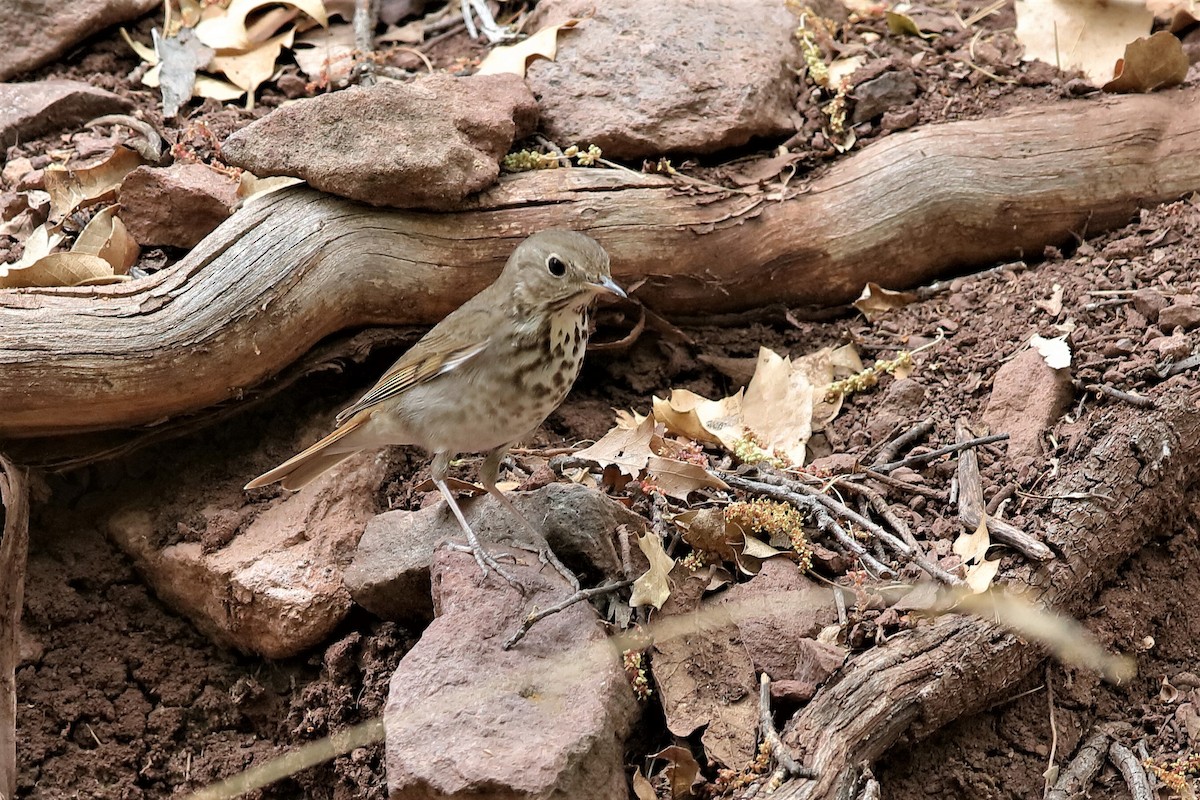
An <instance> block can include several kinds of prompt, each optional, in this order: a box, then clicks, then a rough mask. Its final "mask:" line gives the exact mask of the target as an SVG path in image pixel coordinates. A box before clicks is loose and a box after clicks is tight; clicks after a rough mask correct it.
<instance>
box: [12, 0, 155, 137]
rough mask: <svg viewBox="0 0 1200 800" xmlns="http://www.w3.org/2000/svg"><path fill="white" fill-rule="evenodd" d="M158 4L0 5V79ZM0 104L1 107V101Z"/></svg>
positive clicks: (105, 0) (83, 0) (134, 0)
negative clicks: (0, 25)
mask: <svg viewBox="0 0 1200 800" xmlns="http://www.w3.org/2000/svg"><path fill="white" fill-rule="evenodd" d="M160 5H162V4H161V3H159V2H158V0H76V2H71V3H53V2H35V3H29V2H19V1H18V2H6V3H3V4H0V19H2V20H4V48H3V49H0V81H5V80H8V79H9V78H11V77H13V76H16V75H20V74H21V73H22V72H26V71H28V70H31V69H35V68H37V67H40V66H42V65H43V64H49V63H50V62H51V61H53V60H54V59H56V58H58V57H59V56H61V55H63V54H64V53H66V52H67V51H68V50H70V49H71V48H72V47H74V46H75V45H77V44H79V43H80V42H82V41H83V40H84V39H87V38H88V37H89V36H95V35H96V34H97V33H99V32H100V31H102V30H104V29H105V28H107V27H108V26H110V25H119V24H120V23H122V22H129V21H130V20H135V19H137V18H138V17H140V16H142V15H143V14H146V13H149V12H150V11H152V10H154V9H155V8H158V7H159V6H160ZM0 107H3V103H2V102H0ZM101 113H104V112H101ZM6 146H7V145H6Z"/></svg>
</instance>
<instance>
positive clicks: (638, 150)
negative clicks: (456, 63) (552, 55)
mask: <svg viewBox="0 0 1200 800" xmlns="http://www.w3.org/2000/svg"><path fill="white" fill-rule="evenodd" d="M571 17H578V18H585V21H584V22H582V23H580V25H579V26H578V27H577V28H575V29H573V30H569V31H565V32H563V33H561V34H560V35H559V44H558V54H557V57H556V59H555V60H554V61H547V60H539V61H535V62H533V63H532V64H530V65H529V69H528V72H527V77H526V80H527V81H528V83H529V86H530V88H531V89H533V92H534V94H535V95H537V98H538V103H539V105H540V106H541V109H542V125H543V128H544V129H545V131H546V133H547V135H548V136H549V137H550V138H551V139H552V140H553V141H555V142H556V143H557V144H559V145H561V146H563V147H566V146H568V145H573V144H578V145H588V144H595V145H597V146H599V147H600V148H601V149H602V150H603V151H604V153H605V154H606V155H608V156H615V157H618V158H641V157H644V156H657V155H661V154H664V153H670V152H689V153H711V152H715V151H718V150H723V149H726V148H729V147H737V146H740V145H743V144H745V143H746V142H748V141H750V139H752V138H754V137H778V136H786V135H788V134H791V133H792V132H793V131H794V130H795V129H796V126H797V124H798V121H799V120H798V115H797V113H796V111H795V108H794V106H793V103H794V99H795V94H796V77H795V73H794V72H793V71H792V69H791V67H792V66H795V65H797V64H799V63H800V62H801V57H800V54H799V51H798V48H797V45H796V42H795V40H794V39H793V36H792V33H793V31H794V30H795V28H796V18H795V17H793V16H792V15H791V14H790V13H789V12H788V11H787V9H786V8H785V7H784V4H783V3H781V2H776V1H775V0H660V2H654V3H648V2H645V0H606V2H604V3H596V2H594V0H542V2H540V3H538V6H537V9H536V10H535V11H534V14H533V16H532V18H531V20H530V23H529V25H528V26H527V28H528V29H529V30H537V29H539V28H541V27H543V26H545V25H550V24H558V23H561V22H564V21H565V20H567V19H568V18H571Z"/></svg>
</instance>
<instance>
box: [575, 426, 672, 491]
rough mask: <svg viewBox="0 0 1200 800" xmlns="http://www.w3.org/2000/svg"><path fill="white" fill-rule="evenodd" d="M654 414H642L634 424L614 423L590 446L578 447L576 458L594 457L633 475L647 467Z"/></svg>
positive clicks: (626, 473)
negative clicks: (626, 425) (581, 448)
mask: <svg viewBox="0 0 1200 800" xmlns="http://www.w3.org/2000/svg"><path fill="white" fill-rule="evenodd" d="M654 426H655V421H654V417H643V418H642V421H641V424H639V425H638V426H637V427H636V428H622V427H620V426H617V427H615V428H613V429H612V430H610V431H609V432H608V433H606V434H604V436H603V437H601V439H600V441H598V442H596V443H595V444H593V445H592V446H591V447H588V448H585V449H583V450H580V451H579V452H578V453H576V454H575V456H576V458H585V459H587V460H588V461H595V462H596V463H597V464H599V465H600V466H602V467H608V466H614V467H616V468H617V469H619V470H620V471H621V472H622V473H623V474H625V475H628V476H629V477H631V478H636V477H638V476H639V475H641V474H642V472H643V471H644V470H645V469H646V465H647V464H648V463H649V461H650V457H651V456H653V455H654V451H653V450H651V449H650V442H651V440H652V439H653V438H654Z"/></svg>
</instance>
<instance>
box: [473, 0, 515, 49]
mask: <svg viewBox="0 0 1200 800" xmlns="http://www.w3.org/2000/svg"><path fill="white" fill-rule="evenodd" d="M461 5H462V16H463V21H464V22H466V23H467V33H468V34H469V35H470V36H471V38H472V39H478V38H479V34H480V33H483V35H484V36H486V37H487V40H488V41H489V42H491V43H492V44H499V43H501V42H510V41H512V40H513V39H516V38H517V34H515V33H514V32H513V31H512V29H511V28H502V27H500V25H498V24H497V23H496V18H495V17H493V16H492V10H491V9H490V8H488V4H487V0H461ZM472 11H474V15H475V16H477V17H479V27H478V28H476V27H475V20H474V19H473V18H472V13H471V12H472Z"/></svg>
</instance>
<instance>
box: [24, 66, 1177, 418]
mask: <svg viewBox="0 0 1200 800" xmlns="http://www.w3.org/2000/svg"><path fill="white" fill-rule="evenodd" d="M1197 189H1200V91H1197V90H1195V89H1190V90H1182V91H1170V92H1162V93H1159V94H1155V95H1148V96H1140V95H1139V96H1126V97H1106V98H1103V99H1098V100H1093V101H1072V102H1069V103H1064V104H1063V105H1061V106H1060V107H1057V108H1051V109H1038V110H1037V111H1034V112H1028V113H1017V114H1012V115H1009V116H1006V117H1003V118H1000V119H990V120H978V121H968V122H955V123H948V124H944V125H936V126H931V127H928V128H924V129H918V130H914V131H910V132H905V133H900V134H895V135H892V136H889V137H887V138H885V139H883V140H881V141H879V142H876V143H874V144H872V145H870V146H868V147H866V148H864V149H863V150H862V151H861V152H859V153H856V154H854V155H853V156H851V157H850V158H847V159H845V160H844V161H842V162H839V163H838V164H836V165H834V166H833V167H831V168H830V169H829V171H828V172H826V173H825V174H824V176H823V177H820V178H818V179H816V180H814V181H813V182H812V183H811V184H809V185H808V186H806V187H804V188H803V190H799V191H797V190H793V194H792V195H791V196H789V197H788V198H787V199H773V198H769V197H768V196H767V195H766V194H764V193H759V194H754V195H746V194H738V193H701V190H698V189H696V187H695V186H692V185H688V186H683V187H681V186H678V185H675V184H672V183H671V181H670V180H669V179H667V178H662V177H657V176H649V175H647V176H639V175H636V174H633V173H629V172H621V171H612V170H584V169H571V170H550V171H544V172H539V173H534V174H526V175H521V176H515V177H513V178H510V179H508V180H506V181H504V182H502V183H501V184H499V185H498V186H497V187H495V188H494V189H492V190H491V191H489V192H486V193H484V194H483V195H482V196H481V197H480V198H479V199H478V200H476V201H475V202H473V203H472V204H470V205H469V206H467V207H464V209H463V210H462V211H460V212H456V213H453V214H431V213H414V212H404V211H383V210H378V209H371V208H366V207H363V206H359V205H356V204H354V203H351V202H348V201H344V200H339V199H337V198H333V197H328V196H322V195H320V194H317V193H315V192H313V191H310V190H304V189H299V190H291V191H286V192H283V193H280V194H277V195H274V196H270V197H268V198H265V199H263V200H262V201H260V202H257V203H255V204H252V205H251V206H250V207H248V208H246V209H243V210H242V211H240V212H239V213H237V214H235V215H234V216H233V217H232V218H231V219H230V220H228V221H227V222H226V223H225V224H224V225H222V226H221V227H220V228H218V229H217V230H216V231H215V232H214V233H213V234H211V235H210V236H209V237H208V238H206V239H205V241H204V242H202V243H201V245H200V246H198V247H197V248H196V249H195V250H194V251H193V252H192V253H191V254H189V255H188V257H187V258H185V259H184V260H183V261H181V262H180V263H179V264H177V265H176V266H174V267H173V268H171V269H169V270H165V271H163V272H162V273H159V274H156V275H154V276H151V277H148V278H144V279H142V280H138V281H133V282H131V283H128V284H124V285H117V286H107V287H96V288H86V289H84V288H73V289H20V290H7V291H3V292H0V372H2V374H3V376H4V380H3V381H0V408H3V409H4V413H3V414H2V415H0V437H29V436H37V435H46V434H60V433H76V432H82V431H89V430H101V429H106V428H114V427H129V426H133V425H144V424H152V423H154V422H156V421H160V420H162V419H165V418H168V417H171V416H175V415H178V414H183V413H187V412H191V411H195V410H197V409H202V408H206V407H208V406H210V405H213V404H215V403H218V402H220V401H222V400H226V399H229V398H235V397H238V396H240V394H241V393H242V392H244V391H245V390H246V389H247V388H250V387H253V386H255V385H257V384H259V383H260V382H262V381H263V380H265V379H267V378H268V377H270V376H271V375H274V374H276V373H277V372H279V371H280V370H281V369H282V368H283V367H284V366H286V365H287V364H289V363H291V362H292V361H294V360H295V359H296V358H298V357H299V356H300V355H301V354H302V353H303V352H305V351H306V350H308V349H309V348H310V347H312V346H313V344H314V343H316V342H317V341H319V340H320V339H321V338H322V337H324V336H327V335H329V334H331V333H333V332H335V331H339V330H343V329H346V328H354V327H359V326H365V325H380V324H390V325H400V324H428V323H431V322H433V321H435V320H437V319H439V318H440V317H442V316H444V315H445V314H446V313H448V312H449V311H450V310H452V309H453V308H455V307H456V306H457V305H459V304H460V303H462V302H463V301H464V300H466V299H467V298H468V297H469V296H470V295H471V294H473V293H474V292H476V291H478V290H479V289H480V288H482V287H483V286H484V285H485V284H486V283H487V282H488V281H490V280H491V279H492V277H493V276H494V275H495V274H496V272H497V271H498V269H499V267H500V265H501V264H502V263H503V261H504V259H505V258H506V257H507V255H508V254H509V252H511V250H512V249H513V247H514V246H515V245H516V243H517V242H518V241H519V240H520V239H522V238H524V237H525V236H527V235H528V234H530V233H532V232H533V231H536V230H539V229H542V228H547V227H572V228H579V229H582V230H585V231H588V232H590V233H592V234H594V235H595V236H596V237H597V238H598V239H600V240H601V242H602V243H603V244H604V245H605V246H606V247H607V248H608V249H609V251H610V253H611V254H612V257H613V264H614V268H615V273H616V275H617V277H618V279H624V280H625V281H627V282H631V281H633V280H640V279H643V278H644V279H645V284H644V285H643V286H642V288H641V289H640V290H639V292H638V297H639V298H640V299H642V300H643V301H644V302H645V303H647V304H648V305H650V306H651V307H653V308H655V309H656V310H658V311H659V312H662V313H666V314H672V313H675V314H693V315H694V314H697V313H708V312H719V311H730V310H737V309H743V308H747V307H752V306H756V305H762V304H764V303H767V302H774V303H779V302H783V303H788V304H793V305H798V304H810V303H816V304H829V303H841V302H845V301H847V300H848V299H850V298H852V297H854V296H856V295H857V294H858V293H859V291H860V290H861V288H862V286H863V285H864V283H865V282H867V281H877V282H880V283H883V284H885V285H887V286H911V285H913V284H917V283H921V282H924V281H927V280H930V279H932V278H934V277H936V276H938V275H941V274H943V273H945V272H946V271H948V270H956V269H963V268H966V267H969V266H972V265H978V264H986V263H993V262H995V261H997V260H1005V259H1012V258H1023V257H1026V256H1029V255H1030V254H1032V255H1037V254H1040V253H1041V252H1042V249H1043V247H1044V246H1045V245H1047V244H1061V243H1063V242H1064V241H1066V240H1068V239H1069V238H1070V237H1071V236H1072V235H1073V234H1082V233H1084V232H1090V233H1094V232H1096V231H1098V230H1101V229H1106V228H1109V227H1112V226H1115V225H1120V224H1124V223H1125V222H1126V221H1127V220H1128V218H1129V216H1130V214H1132V213H1133V212H1134V211H1135V210H1136V208H1137V207H1138V205H1139V204H1146V203H1157V202H1162V201H1166V200H1171V199H1174V198H1177V197H1179V196H1181V195H1183V194H1185V193H1187V192H1189V191H1194V190H1197Z"/></svg>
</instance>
